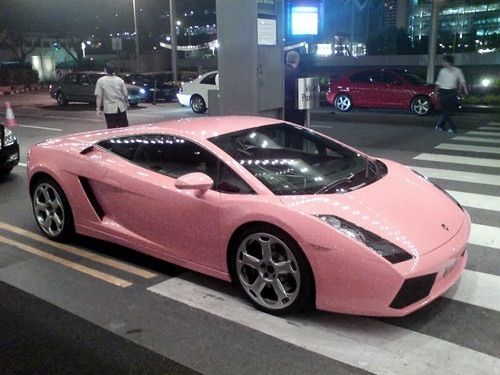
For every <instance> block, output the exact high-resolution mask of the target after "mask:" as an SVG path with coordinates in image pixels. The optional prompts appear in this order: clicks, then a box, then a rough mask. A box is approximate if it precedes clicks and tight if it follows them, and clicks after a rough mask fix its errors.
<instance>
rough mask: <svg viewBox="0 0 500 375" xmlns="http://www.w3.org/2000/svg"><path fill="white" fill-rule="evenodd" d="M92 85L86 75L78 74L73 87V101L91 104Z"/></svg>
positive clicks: (92, 97)
mask: <svg viewBox="0 0 500 375" xmlns="http://www.w3.org/2000/svg"><path fill="white" fill-rule="evenodd" d="M94 89H95V87H94V85H93V84H92V82H91V80H90V78H89V76H88V74H85V73H81V74H78V77H77V80H76V86H75V100H78V101H81V102H92V101H93V100H94Z"/></svg>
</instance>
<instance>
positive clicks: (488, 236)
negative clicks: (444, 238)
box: [469, 224, 500, 250]
mask: <svg viewBox="0 0 500 375" xmlns="http://www.w3.org/2000/svg"><path fill="white" fill-rule="evenodd" d="M469 243H470V244H472V245H477V246H485V247H491V248H493V249H497V250H500V228H497V227H491V226H489V225H482V224H472V228H471V233H470V237H469Z"/></svg>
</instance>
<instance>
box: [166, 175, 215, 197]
mask: <svg viewBox="0 0 500 375" xmlns="http://www.w3.org/2000/svg"><path fill="white" fill-rule="evenodd" d="M213 184H214V180H212V179H211V178H210V177H209V176H207V175H206V174H205V173H200V172H193V173H188V174H185V175H183V176H181V177H179V178H177V180H176V181H175V187H176V188H177V189H180V190H198V191H199V192H200V193H202V194H203V193H205V192H206V191H207V190H208V189H210V188H211V187H212V186H213Z"/></svg>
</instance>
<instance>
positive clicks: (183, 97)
mask: <svg viewBox="0 0 500 375" xmlns="http://www.w3.org/2000/svg"><path fill="white" fill-rule="evenodd" d="M177 100H179V103H181V105H183V106H185V107H189V106H190V105H191V103H190V101H191V95H189V94H181V93H178V94H177Z"/></svg>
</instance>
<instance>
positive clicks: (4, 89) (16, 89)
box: [0, 85, 47, 96]
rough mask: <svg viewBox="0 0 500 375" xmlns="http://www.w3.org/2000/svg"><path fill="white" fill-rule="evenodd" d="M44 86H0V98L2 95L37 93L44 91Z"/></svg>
mask: <svg viewBox="0 0 500 375" xmlns="http://www.w3.org/2000/svg"><path fill="white" fill-rule="evenodd" d="M46 88H47V86H45V85H34V86H28V87H26V86H22V85H21V86H0V96H2V95H12V94H21V93H24V92H30V91H39V90H44V89H46Z"/></svg>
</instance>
